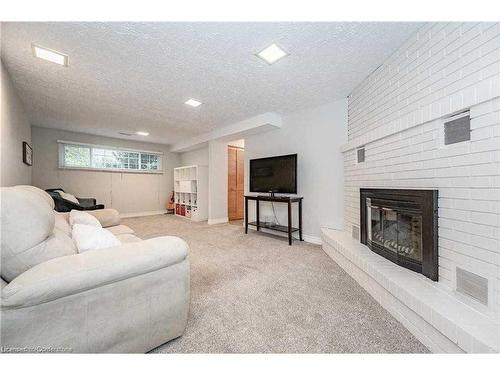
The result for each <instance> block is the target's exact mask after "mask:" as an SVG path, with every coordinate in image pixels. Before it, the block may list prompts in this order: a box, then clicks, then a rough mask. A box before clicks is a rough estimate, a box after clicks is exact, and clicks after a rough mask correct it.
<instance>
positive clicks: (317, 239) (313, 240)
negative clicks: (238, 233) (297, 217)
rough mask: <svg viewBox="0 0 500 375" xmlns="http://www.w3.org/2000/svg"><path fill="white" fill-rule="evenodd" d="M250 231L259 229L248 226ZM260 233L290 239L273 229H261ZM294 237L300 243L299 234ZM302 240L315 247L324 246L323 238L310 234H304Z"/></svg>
mask: <svg viewBox="0 0 500 375" xmlns="http://www.w3.org/2000/svg"><path fill="white" fill-rule="evenodd" d="M244 227H245V223H243V228H244ZM248 229H251V230H255V231H256V230H257V228H256V227H255V226H253V225H249V226H248ZM259 231H260V232H262V233H268V234H274V235H276V236H280V237H283V238H288V235H287V234H286V233H282V232H276V231H273V230H271V229H266V228H260V230H259ZM292 236H293V239H294V240H295V241H298V240H299V238H298V236H299V235H298V234H297V232H295V235H292ZM302 239H303V240H304V241H305V242H307V243H312V244H314V245H321V244H323V241H322V240H321V237H316V236H311V235H310V234H303V235H302Z"/></svg>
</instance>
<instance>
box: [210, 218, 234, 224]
mask: <svg viewBox="0 0 500 375" xmlns="http://www.w3.org/2000/svg"><path fill="white" fill-rule="evenodd" d="M228 221H229V219H228V218H227V217H220V218H218V219H208V224H209V225H212V224H223V223H227V222H228Z"/></svg>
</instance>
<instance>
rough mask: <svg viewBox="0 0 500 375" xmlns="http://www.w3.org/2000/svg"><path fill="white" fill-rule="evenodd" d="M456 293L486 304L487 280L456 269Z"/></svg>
mask: <svg viewBox="0 0 500 375" xmlns="http://www.w3.org/2000/svg"><path fill="white" fill-rule="evenodd" d="M457 291H458V292H460V293H463V294H466V295H468V296H469V297H472V298H474V299H475V300H477V301H479V302H481V303H483V304H485V305H487V304H488V279H486V278H484V277H482V276H479V275H477V274H475V273H472V272H469V271H466V270H464V269H462V268H459V267H457Z"/></svg>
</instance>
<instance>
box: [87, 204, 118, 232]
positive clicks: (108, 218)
mask: <svg viewBox="0 0 500 375" xmlns="http://www.w3.org/2000/svg"><path fill="white" fill-rule="evenodd" d="M86 212H88V213H89V214H91V215H92V216H94V217H95V218H96V219H97V220H99V222H100V223H101V225H102V227H103V228H107V227H112V226H115V225H118V224H120V214H119V213H118V211H116V210H115V209H114V208H103V209H101V210H94V211H86Z"/></svg>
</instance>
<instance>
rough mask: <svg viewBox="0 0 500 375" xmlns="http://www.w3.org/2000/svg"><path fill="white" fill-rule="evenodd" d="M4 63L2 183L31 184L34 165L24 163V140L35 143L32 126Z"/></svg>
mask: <svg viewBox="0 0 500 375" xmlns="http://www.w3.org/2000/svg"><path fill="white" fill-rule="evenodd" d="M0 65H1V75H0V81H1V102H2V115H1V125H0V128H1V129H0V149H1V152H0V168H1V175H0V185H1V186H12V185H30V184H31V167H29V166H28V165H26V164H24V163H23V158H22V155H23V152H22V144H23V141H26V142H28V144H30V145H31V126H30V123H29V121H28V117H27V116H26V114H25V113H24V109H23V105H22V103H21V100H20V99H19V97H18V96H17V93H16V91H15V89H14V86H13V85H12V81H11V79H10V76H9V74H8V72H7V70H6V69H5V67H4V66H3V63H0Z"/></svg>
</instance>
